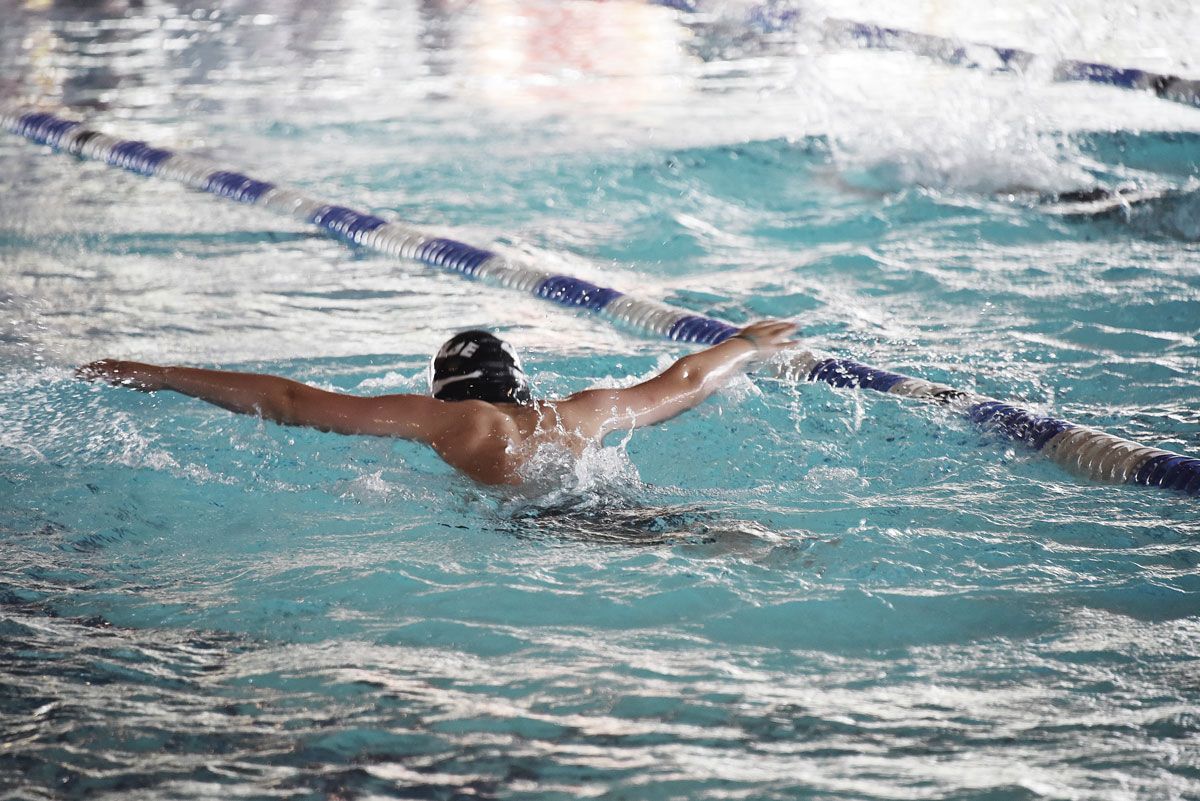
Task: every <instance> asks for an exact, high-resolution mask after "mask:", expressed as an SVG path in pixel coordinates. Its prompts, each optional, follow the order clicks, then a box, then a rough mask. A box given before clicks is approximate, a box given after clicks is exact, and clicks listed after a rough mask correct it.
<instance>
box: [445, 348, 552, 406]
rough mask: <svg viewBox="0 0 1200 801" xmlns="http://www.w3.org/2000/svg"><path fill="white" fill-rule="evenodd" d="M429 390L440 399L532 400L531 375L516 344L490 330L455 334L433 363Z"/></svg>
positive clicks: (491, 401)
mask: <svg viewBox="0 0 1200 801" xmlns="http://www.w3.org/2000/svg"><path fill="white" fill-rule="evenodd" d="M429 391H430V394H431V395H433V397H435V398H437V399H438V400H447V401H460V400H481V401H487V402H488V403H528V402H529V401H530V399H531V396H530V393H529V379H527V378H526V377H525V371H524V370H523V369H521V359H520V357H519V356H517V352H516V351H515V350H513V347H512V345H509V344H508V343H507V342H504V341H503V340H500V339H498V338H497V337H494V336H492V335H491V334H489V333H488V332H487V331H463V332H462V333H461V334H455V335H454V336H453V337H452V338H451V339H449V340H448V341H447V342H446V344H445V345H442V347H441V349H440V350H439V351H438V352H437V355H436V356H434V357H433V361H431V362H430V363H429Z"/></svg>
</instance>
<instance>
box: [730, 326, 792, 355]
mask: <svg viewBox="0 0 1200 801" xmlns="http://www.w3.org/2000/svg"><path fill="white" fill-rule="evenodd" d="M795 333H796V324H795V323H793V322H789V321H787V320H759V321H758V322H757V323H751V324H750V325H748V326H746V327H745V328H743V329H742V330H741V331H738V332H737V333H736V334H734V335H733V336H732V337H730V339H736V340H744V341H746V342H748V343H750V345H751V346H753V348H754V351H753V353H752V356H751V358H752V359H753V360H754V361H761V360H763V359H769V358H771V357H772V356H774V355H775V354H776V353H779V352H780V351H783V350H787V349H788V348H794V347H796V346H797V345H798V344H799V343H798V342H797V341H796V340H795V339H794V338H793V337H792V335H793V334H795Z"/></svg>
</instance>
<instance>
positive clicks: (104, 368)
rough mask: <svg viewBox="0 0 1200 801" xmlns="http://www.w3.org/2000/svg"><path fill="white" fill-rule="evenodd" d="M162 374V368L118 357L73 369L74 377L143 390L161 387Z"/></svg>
mask: <svg viewBox="0 0 1200 801" xmlns="http://www.w3.org/2000/svg"><path fill="white" fill-rule="evenodd" d="M163 374H164V370H163V368H161V367H158V366H156V365H153V364H141V363H140V362H126V361H121V360H120V359H100V360H99V361H95V362H91V363H89V364H85V365H83V366H82V367H80V368H78V369H76V370H75V377H76V378H79V379H82V380H84V381H105V382H107V383H109V384H112V385H113V386H118V387H132V388H133V389H140V390H143V391H152V390H156V389H162V388H163V386H164V385H163Z"/></svg>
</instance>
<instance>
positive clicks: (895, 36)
mask: <svg viewBox="0 0 1200 801" xmlns="http://www.w3.org/2000/svg"><path fill="white" fill-rule="evenodd" d="M825 36H826V38H828V39H831V40H833V41H835V42H839V43H842V44H852V45H856V46H858V47H865V48H869V49H873V50H900V51H904V52H907V53H914V54H916V55H919V56H924V57H925V58H930V59H933V60H934V61H938V62H940V63H942V64H948V65H950V66H954V67H966V68H970V69H986V70H991V71H993V72H1013V73H1018V72H1023V71H1025V70H1026V69H1027V68H1028V67H1030V66H1031V65H1032V64H1034V63H1035V62H1038V61H1043V60H1045V58H1046V57H1045V56H1040V55H1038V54H1037V53H1033V52H1030V51H1028V50H1020V49H1017V48H1015V47H998V46H996V45H990V44H983V43H979V42H963V41H960V40H956V39H949V38H946V37H943V36H934V35H932V34H928V33H917V32H916V31H907V30H904V29H902V28H888V27H884V26H882V25H872V24H870V23H865V22H854V21H853V20H846V19H828V20H826V21H825ZM1050 73H1051V75H1053V78H1054V80H1056V81H1083V82H1086V83H1096V84H1102V85H1104V86H1115V87H1118V88H1121V89H1130V90H1134V91H1143V92H1152V93H1154V94H1155V95H1156V96H1158V97H1160V98H1162V99H1163V100H1170V101H1172V102H1175V103H1183V104H1186V105H1189V106H1196V107H1198V108H1200V80H1193V79H1189V78H1183V77H1181V76H1178V75H1167V74H1164V73H1159V72H1150V71H1149V70H1141V69H1135V68H1132V67H1114V66H1111V65H1108V64H1100V63H1095V62H1090V61H1076V60H1074V59H1064V60H1062V61H1055V62H1053V64H1052V65H1051V69H1050Z"/></svg>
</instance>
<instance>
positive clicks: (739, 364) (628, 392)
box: [558, 320, 796, 437]
mask: <svg viewBox="0 0 1200 801" xmlns="http://www.w3.org/2000/svg"><path fill="white" fill-rule="evenodd" d="M795 330H796V326H795V324H794V323H791V322H787V321H783V320H762V321H759V322H757V323H752V324H750V325H748V326H746V327H745V328H743V329H742V330H741V331H739V332H738V334H737V335H736V336H734V337H732V338H730V339H727V340H725V341H724V342H721V343H720V344H717V345H713V346H712V347H710V348H707V349H705V350H702V351H699V352H697V353H692V354H690V355H688V356H684V357H683V358H682V359H679V360H678V361H677V362H675V363H674V364H673V365H671V366H670V367H668V368H667V369H666V370H664V371H663V372H662V373H660V374H658V375H656V376H654V377H653V378H651V379H649V380H648V381H643V382H642V383H640V384H637V385H635V386H632V387H629V388H628V389H592V390H586V391H584V392H578V393H576V394H574V395H572V396H571V397H569V398H567V399H566V400H565V401H562V402H561V403H559V404H558V411H559V414H560V415H562V416H563V418H564V420H565V421H566V422H567V424H568V425H569V426H570V427H572V428H574V429H576V430H578V431H580V432H581V433H585V434H587V435H589V436H599V437H603V436H604V435H605V434H607V433H609V432H610V431H616V430H619V429H622V428H638V427H640V426H648V425H654V424H655V423H661V422H662V421H664V420H669V419H671V418H672V417H675V416H676V415H678V414H680V413H682V412H684V411H687V410H688V409H691V408H693V407H695V406H698V405H699V404H701V403H702V402H703V401H704V400H705V399H706V398H708V397H709V396H710V395H712V394H713V393H714V392H716V391H717V389H719V388H720V387H721V386H723V385H724V384H725V383H726V381H728V380H729V378H731V377H732V376H733V375H735V374H736V373H737V372H739V371H740V370H741V369H743V368H745V367H747V366H749V365H750V364H753V363H754V362H757V361H761V360H763V359H766V358H769V357H770V356H772V355H774V354H775V353H778V352H779V351H781V350H784V349H785V348H789V347H792V346H793V345H795V344H796V343H795V340H793V339H792V334H793V333H794V332H795Z"/></svg>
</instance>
